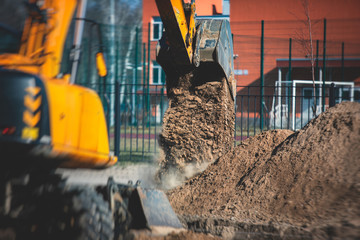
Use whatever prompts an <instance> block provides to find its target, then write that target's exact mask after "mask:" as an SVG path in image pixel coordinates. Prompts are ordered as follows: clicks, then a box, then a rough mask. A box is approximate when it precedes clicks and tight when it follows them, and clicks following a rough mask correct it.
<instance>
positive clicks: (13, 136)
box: [0, 0, 234, 239]
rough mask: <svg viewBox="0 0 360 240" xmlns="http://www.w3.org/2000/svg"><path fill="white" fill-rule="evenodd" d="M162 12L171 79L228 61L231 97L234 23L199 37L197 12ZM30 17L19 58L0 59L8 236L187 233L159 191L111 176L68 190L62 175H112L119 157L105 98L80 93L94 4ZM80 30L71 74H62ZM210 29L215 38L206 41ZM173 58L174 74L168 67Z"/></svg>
mask: <svg viewBox="0 0 360 240" xmlns="http://www.w3.org/2000/svg"><path fill="white" fill-rule="evenodd" d="M157 5H158V8H159V12H160V14H161V17H162V20H163V22H164V25H165V30H166V35H167V39H168V40H170V41H167V40H166V41H165V43H164V44H165V45H166V46H165V45H162V46H161V48H160V49H159V54H158V56H159V62H160V63H161V64H162V65H164V66H163V67H164V69H165V71H166V72H167V74H171V69H173V68H182V66H183V65H192V66H194V67H198V66H199V64H201V63H202V62H205V61H209V62H216V63H219V62H221V64H217V65H219V66H221V69H223V71H224V73H225V75H226V76H227V79H229V81H228V83H229V88H230V89H231V90H232V92H233V91H234V87H233V85H232V84H233V83H232V82H231V81H232V79H233V78H232V76H231V74H232V70H231V69H232V43H231V33H230V28H229V25H228V22H227V23H226V22H222V21H221V22H218V21H207V20H206V21H199V23H200V25H198V26H197V29H195V5H194V3H191V4H190V5H189V4H184V3H183V2H182V1H170V0H167V1H160V0H159V1H157ZM189 7H190V8H189ZM27 9H28V17H27V19H26V22H25V26H24V29H23V32H22V37H21V42H20V47H19V49H18V51H17V52H15V53H14V52H12V53H2V54H0V229H8V230H9V231H10V235H11V236H12V237H14V238H16V239H114V238H116V239H117V238H118V237H119V236H124V234H126V233H127V232H129V230H130V229H149V230H151V231H152V232H155V231H156V229H162V230H163V229H166V228H168V229H171V230H174V229H181V228H182V225H181V223H180V221H179V220H178V218H177V217H176V214H175V213H174V211H173V210H172V208H171V206H170V204H169V202H168V200H167V198H166V196H165V194H164V193H163V192H162V191H160V190H156V189H144V188H141V187H140V186H139V185H138V184H130V183H129V184H125V185H124V184H119V183H115V182H114V180H113V179H112V178H111V177H110V178H109V180H108V183H107V185H105V186H97V187H96V188H95V187H89V186H80V185H77V186H70V185H67V184H65V182H64V181H63V180H62V179H61V177H59V176H58V175H56V174H55V173H54V172H55V169H56V168H58V167H63V168H90V169H98V168H106V167H111V166H113V165H114V164H115V163H116V162H117V158H116V157H115V156H112V155H111V153H110V151H109V141H108V130H107V126H106V120H105V116H104V110H103V106H102V103H101V100H100V98H99V96H98V95H97V93H96V92H95V91H93V90H91V89H88V88H85V87H82V86H79V85H76V84H75V78H76V74H77V69H78V67H79V66H78V65H79V61H80V57H79V56H80V52H79V49H80V45H81V37H82V32H83V27H84V23H85V22H86V21H87V20H86V18H85V9H86V0H66V1H63V0H29V2H28V3H27ZM168 13H171V14H170V15H171V16H170V15H169V16H170V17H169V18H167V17H166V16H168ZM178 13H179V14H178ZM74 16H75V17H74ZM72 21H74V22H75V27H74V28H71V27H70V26H71V22H72ZM196 24H198V22H196ZM184 26H186V27H185V28H184ZM216 27H217V28H216ZM72 29H74V32H75V33H74V39H73V51H72V52H71V61H72V68H71V70H70V71H68V72H65V73H64V72H62V71H60V68H61V63H62V59H64V58H65V57H67V56H63V53H64V44H65V40H66V38H67V36H68V35H69V34H70V33H69V32H70V31H71V30H72ZM209 29H211V31H212V32H211V34H213V35H214V36H213V37H210V38H209V36H207V37H206V39H205V38H204V40H205V42H202V38H203V35H208V34H207V30H209ZM173 30H174V31H173ZM216 32H218V33H216ZM179 33H181V34H180V35H179ZM223 37H224V38H223ZM223 39H226V40H224V41H225V42H223ZM214 41H215V42H214ZM178 43H179V44H178ZM214 44H215V45H214ZM169 46H170V48H169ZM166 49H167V50H168V49H170V51H167V50H166ZM184 53H185V54H184ZM94 57H95V59H96V61H95V62H96V67H97V69H98V75H99V76H102V77H103V76H106V74H107V69H106V63H105V59H104V55H103V53H102V51H101V49H99V52H98V53H97V54H96V56H94ZM168 58H171V59H172V61H171V63H172V65H169V67H167V66H165V65H166V64H165V63H164V61H163V60H161V59H165V60H166V59H168ZM94 67H95V66H94ZM158 227H160V228H158ZM10 239H11V238H10Z"/></svg>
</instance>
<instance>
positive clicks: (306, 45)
mask: <svg viewBox="0 0 360 240" xmlns="http://www.w3.org/2000/svg"><path fill="white" fill-rule="evenodd" d="M300 1H301V5H302V7H303V9H304V14H305V17H306V20H305V21H303V22H304V25H305V28H306V33H304V32H297V35H298V36H297V38H296V40H297V41H298V42H299V43H300V45H301V46H302V47H303V49H304V51H305V53H306V56H307V57H309V58H310V63H311V77H312V81H313V106H312V107H311V108H312V112H313V116H314V117H315V116H316V106H317V102H316V85H315V57H314V44H313V29H312V27H313V26H312V20H311V16H310V4H309V1H310V0H300Z"/></svg>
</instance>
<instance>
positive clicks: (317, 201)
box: [168, 102, 360, 239]
mask: <svg viewBox="0 0 360 240" xmlns="http://www.w3.org/2000/svg"><path fill="white" fill-rule="evenodd" d="M359 161H360V104H359V103H351V102H345V103H341V104H338V105H337V106H335V107H333V108H330V109H329V110H328V111H326V112H325V113H323V114H320V115H319V116H318V117H317V118H315V119H313V120H312V121H310V122H309V123H308V124H307V125H306V126H305V127H304V128H303V129H301V130H299V131H297V132H295V133H293V132H291V131H289V130H273V131H268V132H263V133H261V134H259V135H257V136H254V137H252V138H249V139H247V140H245V141H243V142H242V143H241V144H240V145H239V146H237V147H235V148H234V149H233V150H232V151H229V152H228V153H227V154H226V155H224V156H222V157H220V158H219V159H218V160H216V161H215V162H214V163H213V164H211V165H210V166H209V167H208V168H207V169H206V170H205V171H204V172H202V173H201V174H198V175H197V176H195V177H193V178H191V179H189V180H188V181H186V182H185V183H184V184H183V185H181V186H179V187H177V188H175V189H173V190H170V191H169V192H168V197H169V200H170V202H171V204H172V206H173V208H174V209H175V211H176V212H177V213H178V214H179V215H181V216H183V219H186V220H184V221H185V222H186V223H187V224H188V226H189V227H190V228H192V229H196V226H199V225H201V223H204V221H205V226H207V228H208V230H206V227H203V228H202V231H203V232H209V233H212V234H214V235H219V236H225V235H226V231H225V230H222V231H220V232H219V231H215V230H216V229H218V228H216V229H212V228H211V227H210V228H209V225H207V224H206V220H204V219H208V218H215V219H221V221H225V222H229V221H230V222H231V223H232V224H230V225H231V226H230V229H232V230H230V232H231V233H230V234H227V235H226V236H229V235H231V234H233V235H232V236H233V237H234V236H235V237H236V236H237V235H236V232H239V231H242V230H241V228H239V226H241V224H245V223H252V225H251V226H254V225H259V224H260V225H261V226H265V227H267V228H269V226H270V227H271V226H272V227H273V228H274V229H277V230H276V231H277V232H278V234H279V239H283V238H284V236H285V235H284V231H283V230H281V231H280V230H279V229H281V227H283V226H284V225H286V226H287V225H288V226H291V227H295V228H296V229H297V230H296V231H293V230H291V231H290V232H292V233H293V237H290V239H292V238H295V237H294V236H295V235H296V236H300V238H298V239H303V238H306V237H304V236H308V238H309V237H313V238H315V239H328V238H330V237H331V238H338V239H342V238H348V239H357V238H359V237H360V184H359V183H360V164H359ZM192 216H193V217H192ZM194 217H195V219H196V220H194V219H193V218H194ZM191 219H193V220H191ZM216 221H217V223H216V224H215V226H216V225H219V224H220V223H219V222H221V221H218V220H216ZM236 222H237V223H239V224H235V226H237V227H234V223H236ZM213 223H214V221H213ZM210 225H211V224H210ZM220 225H221V224H220ZM225 225H226V224H225ZM228 225H229V224H228ZM191 226H192V227H191ZM212 226H214V224H213V225H212ZM274 226H277V227H274ZM279 226H280V227H279ZM198 228H199V227H198ZM204 229H205V230H204ZM224 229H228V230H229V228H224ZM286 229H288V228H286ZM270 233H271V231H270ZM306 233H311V235H310V236H309V235H306ZM299 234H300V235H299ZM304 234H305V235H304ZM281 236H283V237H281ZM272 239H277V238H276V237H275V238H272Z"/></svg>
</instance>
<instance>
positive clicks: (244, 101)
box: [100, 80, 360, 161]
mask: <svg viewBox="0 0 360 240" xmlns="http://www.w3.org/2000/svg"><path fill="white" fill-rule="evenodd" d="M294 81H295V82H296V81H297V80H294ZM294 81H293V82H291V83H290V82H282V83H281V84H279V83H277V84H276V85H275V86H264V87H263V88H264V94H263V95H262V96H261V91H260V89H261V88H260V86H237V88H238V89H239V90H238V91H237V96H236V105H235V109H234V111H235V115H236V118H235V119H236V121H235V134H234V145H238V144H239V143H240V142H241V141H242V140H245V139H247V138H249V137H251V136H254V135H256V134H258V133H260V132H262V131H266V130H272V129H291V130H298V129H300V128H302V127H303V126H305V125H306V124H307V123H308V122H309V121H310V120H311V119H313V118H314V117H315V116H317V115H319V114H320V113H321V112H322V106H323V105H324V106H325V109H327V108H328V107H329V106H332V105H335V104H336V103H340V102H342V101H359V102H360V89H359V88H356V87H354V83H351V82H349V83H343V82H341V83H336V82H335V84H334V83H332V84H326V85H325V94H326V95H325V103H323V102H322V99H323V97H322V96H321V93H322V92H323V91H322V89H321V88H322V87H323V85H322V84H316V85H315V91H314V88H313V85H312V81H307V82H306V83H303V82H302V81H300V80H298V84H294ZM314 92H315V95H314ZM104 94H106V95H107V97H106V98H111V97H114V98H116V99H118V100H119V101H116V102H115V113H114V115H110V114H109V111H108V110H107V111H106V116H107V118H108V123H109V122H111V119H110V118H113V122H114V125H113V126H111V127H110V128H109V136H110V146H111V150H112V151H114V152H115V153H116V155H118V156H119V159H120V161H121V160H127V161H152V160H153V159H154V158H156V157H157V155H158V154H159V150H160V149H159V145H158V135H159V133H160V132H161V129H162V119H163V117H164V114H165V111H166V109H167V108H168V99H167V96H166V90H165V85H155V86H150V87H149V86H148V85H147V84H116V86H115V92H102V93H100V95H104ZM314 97H315V98H314ZM261 100H262V101H261ZM314 101H315V105H314ZM120 102H121V104H120ZM261 104H262V105H263V108H260V106H261ZM314 106H315V108H314ZM105 109H106V108H105ZM261 109H263V111H264V112H263V114H261ZM313 109H315V112H314V111H313ZM314 113H315V114H314ZM261 116H263V118H264V119H263V125H261Z"/></svg>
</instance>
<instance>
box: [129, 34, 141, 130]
mask: <svg viewBox="0 0 360 240" xmlns="http://www.w3.org/2000/svg"><path fill="white" fill-rule="evenodd" d="M138 40H139V28H138V27H136V34H135V56H134V58H135V59H134V78H133V86H132V108H133V109H132V111H131V112H132V117H131V123H132V124H136V121H137V119H136V106H137V105H136V104H137V103H136V102H137V101H136V93H137V77H138V72H137V67H138V65H137V64H138V45H139V42H138Z"/></svg>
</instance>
